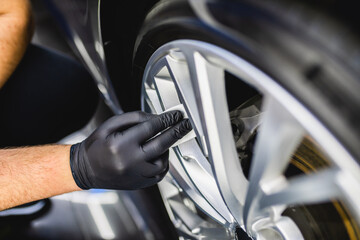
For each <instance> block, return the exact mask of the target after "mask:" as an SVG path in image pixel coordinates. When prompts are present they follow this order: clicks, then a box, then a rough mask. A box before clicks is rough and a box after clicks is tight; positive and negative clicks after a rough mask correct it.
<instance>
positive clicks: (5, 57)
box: [0, 0, 33, 88]
mask: <svg viewBox="0 0 360 240" xmlns="http://www.w3.org/2000/svg"><path fill="white" fill-rule="evenodd" d="M32 32H33V21H32V14H31V6H30V3H29V1H28V0H11V1H9V0H0V53H1V58H0V88H1V87H2V86H3V85H4V84H5V82H6V80H7V79H8V78H9V77H10V75H11V74H12V73H13V71H14V70H15V68H16V67H17V65H18V64H19V62H20V60H21V58H22V57H23V55H24V53H25V50H26V47H27V45H28V44H29V42H30V39H31V36H32Z"/></svg>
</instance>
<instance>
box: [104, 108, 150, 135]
mask: <svg viewBox="0 0 360 240" xmlns="http://www.w3.org/2000/svg"><path fill="white" fill-rule="evenodd" d="M154 116H156V115H154V114H150V113H145V112H140V111H138V112H129V113H124V114H121V115H116V116H113V117H111V118H110V119H108V120H107V121H105V122H104V123H103V124H102V125H101V126H100V127H99V129H98V130H99V131H100V132H102V133H103V134H105V135H109V134H111V133H114V132H116V131H124V130H126V129H128V128H130V127H132V126H134V125H137V124H139V123H142V122H145V121H148V120H149V119H151V118H153V117H154Z"/></svg>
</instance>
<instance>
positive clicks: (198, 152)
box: [134, 0, 360, 239]
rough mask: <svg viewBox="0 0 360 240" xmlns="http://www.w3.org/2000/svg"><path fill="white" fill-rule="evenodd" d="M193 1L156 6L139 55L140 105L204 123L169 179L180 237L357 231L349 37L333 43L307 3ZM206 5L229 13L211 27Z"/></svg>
mask: <svg viewBox="0 0 360 240" xmlns="http://www.w3.org/2000/svg"><path fill="white" fill-rule="evenodd" d="M194 2H196V1H193V2H192V1H190V3H192V4H193V5H191V4H189V2H188V1H175V0H172V1H161V2H160V3H159V4H158V5H156V6H155V7H154V8H153V9H152V11H151V12H150V13H149V14H148V16H147V18H146V19H145V23H144V25H143V27H142V29H141V32H140V34H139V37H138V40H137V43H136V46H135V55H134V74H135V78H136V81H138V82H140V81H142V92H141V100H142V109H143V110H145V111H148V112H153V113H161V112H163V111H166V110H168V109H184V112H185V113H186V115H187V116H188V117H189V119H190V120H191V123H192V126H193V128H194V133H195V134H194V136H195V137H193V138H191V139H187V141H184V142H181V143H180V144H179V145H178V146H176V147H174V148H172V149H171V150H170V170H169V174H168V175H167V176H166V178H165V180H164V181H162V182H161V183H160V185H159V188H160V192H161V195H162V198H163V200H164V204H165V206H166V208H167V211H168V214H169V216H170V219H171V220H172V222H173V224H174V226H175V228H176V229H177V231H178V233H179V236H180V237H181V238H183V239H246V237H251V238H255V239H359V238H360V229H359V221H360V208H359V206H360V184H359V183H360V169H359V165H358V160H357V159H359V149H358V146H359V127H358V126H357V123H358V122H359V121H358V120H359V119H360V118H359V113H358V111H357V110H358V109H359V106H360V101H359V94H358V91H359V89H360V88H359V82H358V81H357V78H356V76H358V72H357V71H358V70H357V69H356V68H354V62H353V58H352V56H353V55H352V54H351V53H350V52H349V53H348V52H347V49H349V46H350V45H349V44H350V43H348V40H349V39H350V37H349V38H347V39H345V40H344V42H339V41H338V42H337V43H336V44H337V45H336V46H333V45H332V42H331V40H329V39H330V38H325V37H326V36H328V37H329V36H333V35H332V34H335V35H336V34H338V32H337V31H338V28H337V27H335V25H333V24H332V23H331V22H326V24H325V25H324V26H323V25H320V26H323V27H324V28H325V29H326V30H329V31H327V32H324V33H323V34H324V35H321V34H320V35H321V36H320V35H319V34H316V33H314V32H313V29H312V28H306V27H304V26H305V25H306V24H309V22H310V23H312V24H310V25H316V24H315V23H320V22H321V21H322V20H321V19H318V18H317V16H318V13H317V12H313V11H310V10H308V9H307V8H306V6H303V5H301V6H299V5H291V8H290V6H289V5H288V4H286V3H284V2H282V1H274V2H273V5H268V3H262V2H260V1H253V2H247V1H243V2H235V1H220V2H217V1H210V2H209V3H208V4H204V5H203V7H204V6H205V7H206V8H207V10H197V9H194V6H199V5H197V3H194ZM199 2H200V1H199ZM201 2H205V3H206V1H201ZM289 9H291V11H292V13H293V14H282V15H281V14H279V13H287V11H289ZM199 11H200V12H199ZM201 11H209V13H211V14H210V15H209V16H211V15H212V16H216V15H219V16H222V15H221V13H222V14H224V13H227V15H226V16H223V17H221V18H220V20H219V21H218V22H216V24H214V25H211V24H210V23H211V21H210V22H206V17H205V18H202V16H201V15H202V12H201ZM294 13H296V14H295V15H296V18H295V19H294V18H293V15H294ZM321 23H322V22H321ZM316 26H319V25H316ZM349 41H350V40H349ZM345 43H346V44H347V46H346V47H345V46H344V47H343V45H342V44H345ZM351 46H353V47H357V46H359V45H356V44H355V45H354V42H352V41H351ZM342 47H343V48H342ZM338 49H343V51H342V52H338V51H337V50H338ZM344 56H346V58H344ZM355 57H356V56H355Z"/></svg>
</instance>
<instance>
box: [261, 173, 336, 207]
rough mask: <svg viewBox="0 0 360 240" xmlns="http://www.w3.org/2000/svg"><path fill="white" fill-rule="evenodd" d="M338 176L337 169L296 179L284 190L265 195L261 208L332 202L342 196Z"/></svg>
mask: <svg viewBox="0 0 360 240" xmlns="http://www.w3.org/2000/svg"><path fill="white" fill-rule="evenodd" d="M338 174H339V170H337V169H327V170H322V171H321V172H316V173H313V174H310V175H302V176H299V177H295V178H294V179H291V180H289V182H288V184H286V187H285V188H284V189H282V190H280V191H278V192H275V193H272V194H270V195H263V197H261V199H260V201H259V203H260V204H259V205H260V206H259V208H260V209H264V208H267V207H270V206H279V205H285V206H289V205H297V204H312V203H319V202H324V201H330V200H332V199H334V198H336V197H338V196H339V195H340V194H339V188H338V185H337V183H336V179H337V175H338Z"/></svg>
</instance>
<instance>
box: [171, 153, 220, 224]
mask: <svg viewBox="0 0 360 240" xmlns="http://www.w3.org/2000/svg"><path fill="white" fill-rule="evenodd" d="M174 154H175V153H174V151H172V150H170V156H169V159H170V170H169V172H170V174H171V175H172V177H173V178H174V179H176V184H178V186H179V187H180V188H181V189H182V190H183V191H184V192H185V193H186V195H187V196H188V197H189V198H190V199H191V200H192V201H193V202H194V203H196V205H197V206H198V207H199V208H200V209H201V210H202V211H204V212H205V213H207V214H208V215H209V216H211V217H212V218H213V219H215V220H216V221H218V222H219V223H221V224H224V225H227V221H226V220H225V219H224V218H223V217H222V216H221V215H220V214H219V213H218V212H217V211H216V210H215V209H214V208H213V207H212V206H211V205H210V204H209V203H208V202H207V201H206V200H205V199H204V198H203V196H202V195H201V194H200V193H199V192H198V190H197V188H196V187H195V186H194V185H193V183H192V181H191V180H190V178H189V177H188V175H187V174H186V172H185V170H184V169H183V167H182V166H181V163H180V161H179V159H178V158H177V157H176V156H175V155H174Z"/></svg>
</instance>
